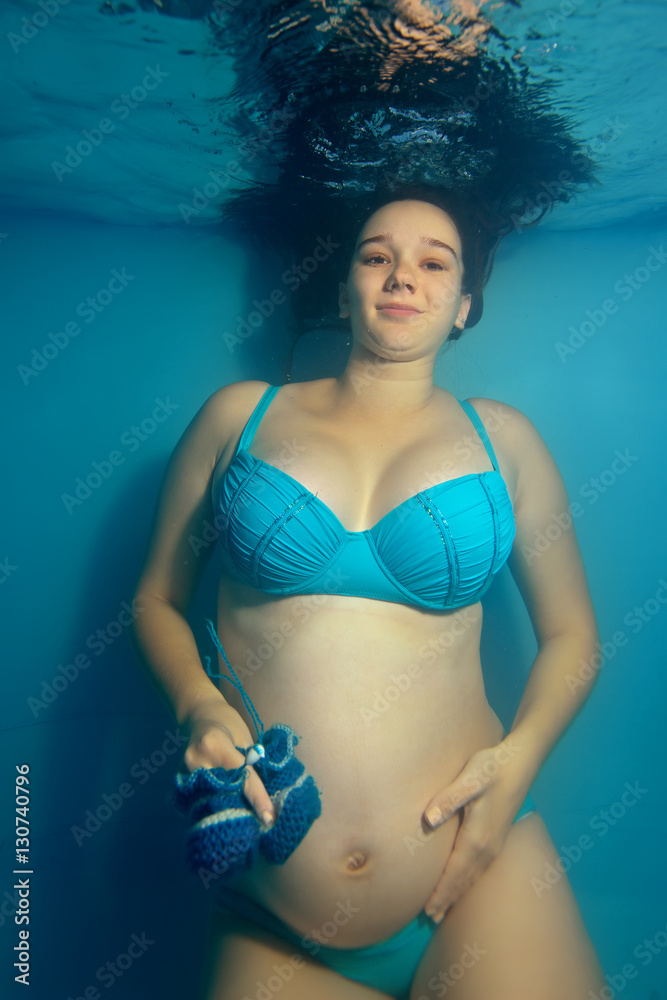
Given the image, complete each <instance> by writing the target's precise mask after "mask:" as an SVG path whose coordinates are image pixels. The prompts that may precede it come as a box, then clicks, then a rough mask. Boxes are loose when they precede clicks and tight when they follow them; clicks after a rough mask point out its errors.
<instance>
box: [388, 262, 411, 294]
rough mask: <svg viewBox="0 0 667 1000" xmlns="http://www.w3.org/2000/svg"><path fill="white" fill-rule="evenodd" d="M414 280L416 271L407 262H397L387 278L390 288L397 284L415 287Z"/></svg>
mask: <svg viewBox="0 0 667 1000" xmlns="http://www.w3.org/2000/svg"><path fill="white" fill-rule="evenodd" d="M414 281H415V277H414V272H413V270H412V268H411V267H410V265H409V264H406V263H401V264H396V266H395V267H394V268H393V269H392V271H391V273H390V274H389V276H388V278H387V284H388V286H389V288H393V287H394V286H395V285H407V286H408V287H410V288H413V287H414Z"/></svg>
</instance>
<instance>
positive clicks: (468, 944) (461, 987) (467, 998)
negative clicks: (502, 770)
mask: <svg viewBox="0 0 667 1000" xmlns="http://www.w3.org/2000/svg"><path fill="white" fill-rule="evenodd" d="M557 861H558V854H557V852H556V849H555V847H554V845H553V842H552V840H551V838H550V836H549V833H548V831H547V828H546V826H545V825H544V821H543V820H542V818H541V817H540V816H539V814H537V813H533V814H531V815H528V816H526V817H525V818H523V819H521V820H520V821H519V822H516V823H514V825H513V826H512V828H511V829H510V832H509V834H508V836H507V840H506V841H505V845H504V847H503V850H502V852H501V853H500V854H499V855H498V857H497V858H496V859H495V860H494V861H493V862H492V864H491V865H490V866H489V868H488V869H487V870H486V871H485V872H484V874H483V875H482V876H481V877H480V878H479V879H478V881H477V882H476V883H475V884H474V885H473V886H472V888H471V889H469V890H468V892H467V893H466V894H465V896H464V897H463V898H462V899H460V900H459V902H458V903H456V905H455V906H453V907H452V909H451V910H450V911H449V912H448V913H447V915H446V916H445V919H444V920H443V921H442V923H441V924H440V927H439V928H438V931H437V932H436V934H435V935H434V937H433V938H432V940H431V942H430V944H429V946H428V949H427V950H426V952H425V953H424V957H423V958H422V961H421V964H420V966H419V968H418V969H417V973H416V975H415V978H414V981H413V984H412V991H411V994H410V997H411V1000H420V998H421V1000H431V998H437V997H447V1000H517V998H520V1000H524V998H530V1000H589V996H590V993H591V991H592V993H593V994H594V995H595V994H596V993H597V992H598V991H599V990H600V989H601V988H602V987H603V986H604V985H605V980H604V976H603V973H602V969H601V967H600V964H599V962H598V959H597V956H596V954H595V950H594V948H593V945H592V943H591V941H590V938H589V936H588V933H587V932H586V928H585V926H584V923H583V920H582V918H581V914H580V912H579V908H578V906H577V903H576V900H575V898H574V896H573V894H572V890H571V888H570V885H569V883H568V880H567V877H566V876H565V875H561V877H560V879H559V880H558V881H557V882H556V883H555V884H553V885H551V886H548V887H547V888H544V885H545V883H544V874H545V867H546V865H547V864H551V865H556V862H557ZM531 879H534V880H536V881H535V882H532V883H531Z"/></svg>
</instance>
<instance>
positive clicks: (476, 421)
mask: <svg viewBox="0 0 667 1000" xmlns="http://www.w3.org/2000/svg"><path fill="white" fill-rule="evenodd" d="M459 403H460V404H461V406H462V407H463V409H464V410H465V412H466V414H467V415H468V417H469V419H470V420H471V421H472V423H473V425H474V427H475V430H476V431H477V433H478V434H479V436H480V438H481V441H482V444H483V445H484V447H485V448H486V453H487V455H488V456H489V458H490V459H491V465H492V466H493V468H494V469H495V471H496V472H499V471H500V470H499V468H498V459H497V458H496V453H495V451H494V450H493V445H492V444H491V441H490V440H489V435H488V434H487V433H486V428H485V427H484V424H483V423H482V421H481V419H480V416H479V413H478V412H477V410H476V409H475V407H474V406H473V405H472V403H471V402H469V400H467V399H460V400H459Z"/></svg>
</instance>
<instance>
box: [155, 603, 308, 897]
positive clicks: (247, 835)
mask: <svg viewBox="0 0 667 1000" xmlns="http://www.w3.org/2000/svg"><path fill="white" fill-rule="evenodd" d="M207 624H208V628H209V632H210V634H211V637H212V639H213V641H214V643H215V645H216V647H217V648H218V650H219V651H220V653H221V655H222V658H223V660H224V662H225V664H226V665H227V667H228V668H229V670H230V672H231V674H232V677H227V676H226V675H225V674H213V673H211V669H210V659H209V657H206V663H207V673H208V675H209V677H211V678H220V679H222V680H226V681H229V682H230V683H231V684H232V685H233V686H234V687H235V688H236V689H237V691H239V693H240V694H241V698H242V699H243V703H244V705H245V706H246V708H247V710H248V713H249V715H250V716H251V718H252V720H253V723H254V725H255V729H256V731H257V734H258V742H257V743H256V744H255V745H254V746H253V747H248V748H247V749H244V748H243V747H236V749H237V750H239V751H240V752H241V753H242V754H244V755H245V756H246V759H247V764H248V765H252V766H253V767H254V768H255V770H256V771H257V774H258V776H259V778H260V780H261V781H262V784H263V785H264V787H265V788H266V790H267V792H268V794H269V796H270V798H271V801H272V803H273V807H274V810H275V815H276V820H275V822H274V823H273V825H272V826H266V825H265V824H264V823H262V822H260V820H259V819H258V817H257V814H256V813H255V811H254V810H253V809H251V808H250V803H249V802H248V801H247V799H246V798H245V796H244V794H243V787H244V783H245V774H246V765H245V764H243V765H241V766H240V767H237V768H224V767H214V768H210V769H209V768H204V767H200V768H197V770H195V771H193V772H192V773H191V774H177V775H176V787H175V789H174V796H173V797H174V803H175V805H176V807H177V808H178V809H179V810H180V812H182V813H184V814H185V815H186V816H187V817H188V820H189V822H190V824H191V827H190V830H189V831H188V835H187V840H186V861H187V864H188V867H189V868H190V869H191V870H192V871H194V872H195V873H197V872H200V871H201V870H202V869H205V870H207V871H210V872H213V873H215V874H217V875H220V876H221V877H223V878H225V877H227V878H231V877H232V876H233V875H235V874H236V873H237V872H240V871H244V870H247V869H249V868H251V867H252V866H253V864H254V863H255V861H256V860H257V856H258V853H261V854H262V856H263V857H264V858H266V860H267V861H269V862H270V863H271V864H276V865H282V864H284V863H285V861H287V859H288V857H289V856H290V854H292V852H293V851H294V850H296V848H297V847H298V846H299V844H300V843H301V841H302V840H303V838H304V837H305V835H306V834H307V832H308V830H309V829H310V827H311V825H312V823H313V821H314V820H315V819H317V817H318V816H319V815H320V814H321V812H322V807H321V803H320V793H319V790H318V788H317V785H316V784H315V782H314V780H313V778H312V777H311V775H309V774H307V773H306V771H305V769H304V766H303V764H302V763H301V761H300V760H298V758H297V757H296V756H295V754H294V747H295V746H296V744H297V743H298V742H299V737H298V736H297V735H296V733H295V732H294V730H293V729H292V728H291V727H290V726H288V725H286V724H284V723H276V725H274V726H272V727H271V728H270V729H268V730H267V731H266V732H264V726H263V725H262V720H261V719H260V718H259V716H258V715H257V712H256V711H255V707H254V705H253V704H252V702H251V700H250V698H248V696H247V695H246V693H245V691H244V690H243V686H242V684H241V682H240V681H239V679H238V677H237V676H236V674H235V673H234V669H233V667H232V665H231V664H230V662H229V660H228V659H227V656H226V654H225V651H224V649H223V648H222V646H221V644H220V640H219V639H218V636H217V634H216V632H215V629H214V627H213V623H212V622H210V621H208V622H207Z"/></svg>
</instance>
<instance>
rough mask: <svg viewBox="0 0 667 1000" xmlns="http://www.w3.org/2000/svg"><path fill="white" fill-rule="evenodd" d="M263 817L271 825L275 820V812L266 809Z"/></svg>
mask: <svg viewBox="0 0 667 1000" xmlns="http://www.w3.org/2000/svg"><path fill="white" fill-rule="evenodd" d="M262 819H263V820H264V822H265V824H266V825H267V826H270V825H271V823H273V820H274V816H273V813H270V812H269V810H268V809H265V810H264V812H263V813H262Z"/></svg>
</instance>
